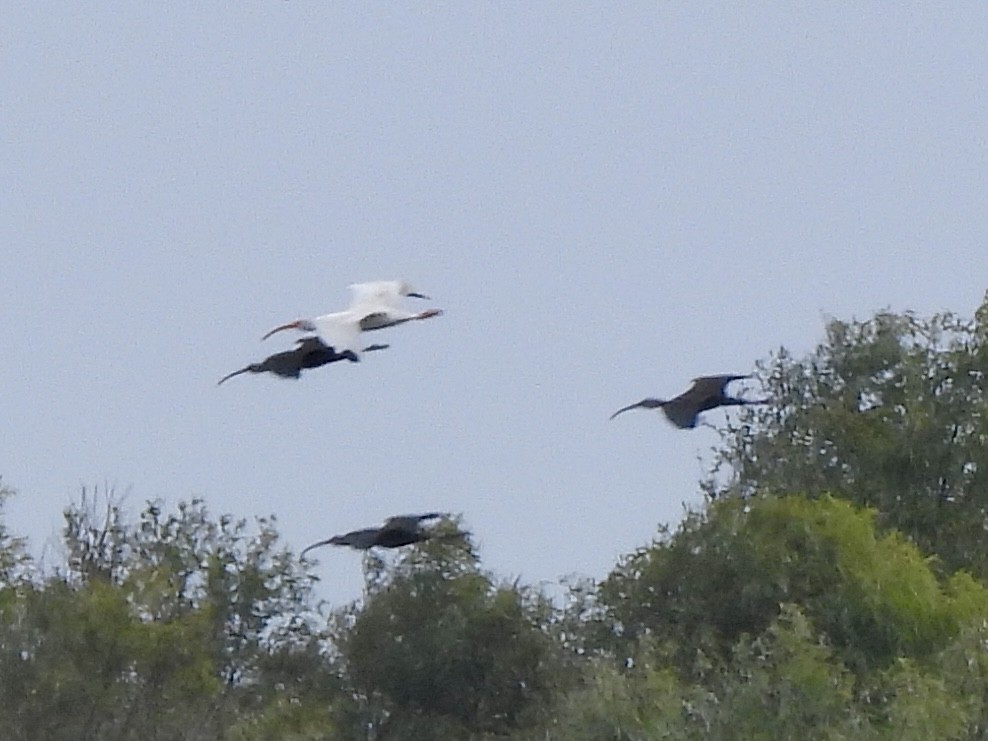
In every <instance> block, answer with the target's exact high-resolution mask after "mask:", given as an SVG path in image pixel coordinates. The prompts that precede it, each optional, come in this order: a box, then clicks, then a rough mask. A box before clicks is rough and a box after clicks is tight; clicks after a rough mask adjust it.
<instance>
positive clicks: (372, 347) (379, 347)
mask: <svg viewBox="0 0 988 741" xmlns="http://www.w3.org/2000/svg"><path fill="white" fill-rule="evenodd" d="M389 347H391V345H368V346H367V347H365V348H364V352H374V351H375V350H387V349H388V348H389Z"/></svg>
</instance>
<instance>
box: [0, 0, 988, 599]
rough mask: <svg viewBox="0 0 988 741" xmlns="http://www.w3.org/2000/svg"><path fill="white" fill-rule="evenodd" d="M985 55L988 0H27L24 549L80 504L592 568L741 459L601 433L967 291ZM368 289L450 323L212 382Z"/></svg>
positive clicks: (5, 87)
mask: <svg viewBox="0 0 988 741" xmlns="http://www.w3.org/2000/svg"><path fill="white" fill-rule="evenodd" d="M985 38H988V7H985V6H984V5H983V4H980V3H956V4H952V5H950V6H949V8H945V7H944V6H939V5H936V4H930V3H920V2H901V3H867V4H865V3H819V2H802V3H800V2H796V3H786V4H779V3H775V2H752V3H743V4H741V3H739V4H725V3H714V2H647V3H644V2H638V3H635V2H627V3H589V2H588V3H557V2H553V3H518V2H503V3H427V2H423V3H414V4H412V3H407V4H405V3H354V2H339V3H318V2H306V1H302V0H289V1H288V2H283V1H277V0H266V1H264V2H241V3H236V4H233V5H231V4H229V3H213V4H210V3H206V4H203V3H191V2H174V3H171V2H170V3H131V2H122V1H121V2H106V3H99V4H79V3H44V2H18V3H10V4H8V5H5V8H4V22H3V24H0V199H2V201H0V289H2V290H0V318H2V320H3V321H2V322H0V421H2V433H0V475H2V481H3V483H4V484H6V485H8V486H10V487H13V488H14V489H16V490H17V496H16V497H15V498H14V499H13V500H12V501H10V502H9V503H8V505H7V507H6V514H5V517H6V522H7V526H8V527H9V528H10V529H11V530H12V531H13V532H14V533H17V534H21V535H25V536H28V537H29V538H30V543H31V550H32V552H33V553H34V554H35V555H37V556H41V557H44V558H46V560H48V561H49V562H57V561H58V558H57V554H58V553H59V551H58V548H59V546H58V539H59V533H60V529H61V525H62V519H61V512H62V510H63V509H64V508H65V507H66V506H67V505H68V504H69V503H71V502H73V501H78V497H79V494H80V491H81V489H82V487H87V488H89V489H90V490H91V489H92V488H93V487H99V488H101V489H102V488H104V487H108V488H110V489H112V490H114V491H115V492H116V493H117V494H118V495H119V496H123V497H124V503H125V506H126V507H127V508H128V509H129V510H130V511H131V512H133V513H134V514H135V515H136V513H137V512H138V511H139V510H140V509H141V507H142V506H143V504H144V502H146V501H147V500H150V499H158V498H161V499H163V500H165V502H166V503H168V504H170V505H174V504H176V503H177V502H178V501H180V500H188V499H191V498H193V497H202V498H204V499H205V501H206V504H207V506H208V508H209V510H210V511H211V512H212V513H213V514H214V515H217V516H218V515H219V514H222V513H232V514H234V515H236V516H238V517H246V518H249V519H250V518H253V517H255V516H265V515H270V514H274V515H275V516H276V517H277V526H278V528H279V530H280V532H281V533H282V535H283V536H284V539H285V542H286V544H287V545H288V546H290V547H292V548H293V549H295V550H296V551H297V550H301V549H302V548H303V547H304V546H305V545H307V544H309V543H311V542H312V541H315V540H319V539H323V538H326V537H328V536H329V535H332V534H334V533H338V532H343V531H346V530H351V529H356V528H360V527H367V526H372V525H374V524H376V523H378V522H380V521H382V520H383V519H384V518H385V517H387V516H389V515H392V514H400V513H408V512H419V511H431V510H444V511H451V512H454V513H461V514H462V516H463V522H464V525H465V526H466V527H468V528H469V529H470V530H471V531H472V532H473V533H474V535H475V539H476V541H477V543H478V545H479V548H480V555H481V558H482V563H483V565H484V566H485V567H486V568H488V569H490V570H492V571H494V572H495V573H496V574H498V575H499V576H501V577H504V578H506V579H514V578H520V579H521V580H522V581H523V582H525V583H530V584H540V583H541V584H553V583H556V582H558V581H559V580H560V579H561V578H564V577H569V576H572V575H582V576H588V577H592V578H602V577H603V576H605V575H606V574H607V572H608V571H609V570H610V569H611V568H612V567H613V566H614V564H615V563H616V561H617V560H618V559H619V558H620V557H621V555H622V554H627V553H629V552H631V551H633V550H634V549H635V548H637V547H639V546H642V545H644V544H646V543H648V542H649V540H650V539H651V538H652V537H653V536H655V534H656V532H657V530H656V528H657V527H658V526H659V525H660V524H667V525H671V526H675V525H676V523H677V522H678V521H679V520H680V519H681V517H682V514H683V512H684V507H697V506H699V505H700V504H701V503H702V497H701V495H700V493H699V488H698V485H697V482H698V480H699V479H700V478H701V477H702V476H703V474H704V471H705V469H706V466H707V465H708V464H709V462H710V459H711V447H712V446H715V445H716V444H717V441H718V438H717V435H716V432H715V431H713V430H710V429H706V428H700V429H697V430H693V431H680V430H676V429H675V428H673V427H672V426H671V425H669V424H668V423H666V422H665V420H664V419H663V418H662V417H661V415H660V414H657V413H655V412H647V411H641V412H636V413H632V414H627V415H622V416H621V417H620V418H618V419H616V420H614V421H613V422H609V421H608V416H609V415H610V414H611V413H612V412H613V411H614V410H615V409H617V408H619V407H621V406H624V405H625V404H628V403H630V402H633V401H637V400H638V399H640V398H642V397H644V396H665V397H669V396H672V395H675V394H677V393H679V392H680V391H682V390H684V389H685V388H686V386H687V385H688V383H689V380H690V379H691V378H693V377H695V376H697V375H701V374H705V373H725V372H727V373H732V372H740V373H744V372H749V371H751V370H752V369H753V368H754V366H755V363H756V362H757V361H758V360H759V359H766V358H767V357H769V355H770V353H771V352H773V351H774V350H777V349H778V348H779V347H780V346H785V347H787V348H789V349H790V350H792V351H794V352H796V353H800V354H801V353H805V352H808V351H810V350H812V348H813V347H814V346H815V345H816V344H817V343H819V342H820V341H821V340H822V337H823V328H824V323H825V321H826V319H827V318H828V317H839V318H843V319H850V318H852V317H857V318H867V317H868V316H870V315H871V314H873V313H874V312H875V311H877V310H881V309H884V308H891V309H892V310H894V311H901V310H905V309H911V310H915V311H917V312H919V313H920V314H931V313H934V312H937V311H943V310H950V311H954V312H958V313H960V314H962V315H966V316H970V315H971V314H972V313H973V311H974V309H975V308H976V307H977V306H978V305H979V303H980V302H981V300H982V298H983V296H984V293H985V290H986V288H988V208H986V204H988V179H986V176H988V147H986V142H988V94H986V91H988V51H986V49H985V44H984V40H985ZM382 279H405V280H408V281H410V282H411V283H412V285H414V286H415V288H417V289H418V290H420V291H422V292H424V293H427V294H429V295H430V296H431V297H432V299H433V300H432V301H431V302H428V303H425V304H422V303H416V304H415V306H416V307H420V308H425V307H427V306H435V307H439V308H442V309H443V310H444V312H445V313H444V315H443V316H442V317H440V318H436V319H432V320H430V321H427V322H417V323H413V324H410V325H405V326H402V327H396V328H393V329H390V330H383V331H381V332H379V333H375V334H374V335H372V336H371V337H373V339H374V341H383V342H388V343H390V345H391V347H390V349H388V350H387V351H385V352H380V353H373V354H371V355H368V356H367V357H365V358H364V360H363V362H361V363H360V364H349V363H337V364H333V365H331V366H327V367H325V368H322V369H320V370H317V371H313V372H311V373H308V374H306V375H305V376H303V378H302V379H301V380H300V381H297V382H296V381H291V380H283V379H278V378H272V377H268V376H248V375H245V376H240V377H237V378H235V379H233V380H231V381H230V382H228V383H226V384H224V385H223V386H221V387H217V386H216V381H217V380H218V379H219V378H220V377H221V376H223V375H224V374H226V373H228V372H229V371H232V370H235V369H237V368H240V367H242V366H243V365H245V364H247V363H248V362H252V361H257V360H260V359H262V358H263V357H264V356H266V355H267V354H270V353H271V352H275V351H278V350H281V349H285V348H286V347H288V346H289V345H290V344H291V341H292V338H291V337H290V336H288V335H287V334H281V335H277V336H276V337H274V338H271V339H269V340H267V341H265V342H263V343H262V342H261V341H260V337H261V335H262V334H263V333H264V332H265V331H266V330H268V329H270V328H271V327H273V326H275V325H276V324H280V323H282V322H285V321H289V320H292V319H295V318H297V317H309V316H314V315H317V314H322V313H326V312H329V311H335V310H339V309H342V308H344V306H345V305H346V303H347V301H348V293H347V286H348V285H349V284H350V283H353V282H357V281H366V280H382ZM757 391H758V389H757V387H753V388H751V389H750V392H751V393H755V394H756V393H757ZM727 413H729V412H724V411H723V410H720V411H714V412H711V413H708V414H707V415H706V420H707V421H709V422H712V423H714V424H715V425H716V424H723V422H724V419H725V415H726V414H727ZM318 557H319V564H318V565H317V566H316V567H315V568H314V570H315V573H317V574H318V575H319V576H320V580H321V582H320V594H321V595H322V596H324V597H325V598H326V599H327V600H329V602H330V603H331V604H332V605H342V604H344V603H345V602H347V601H349V600H352V599H355V598H357V597H359V595H360V593H361V583H362V582H361V560H360V555H359V554H357V553H354V552H350V551H347V550H336V549H325V550H323V551H320V552H319V553H318Z"/></svg>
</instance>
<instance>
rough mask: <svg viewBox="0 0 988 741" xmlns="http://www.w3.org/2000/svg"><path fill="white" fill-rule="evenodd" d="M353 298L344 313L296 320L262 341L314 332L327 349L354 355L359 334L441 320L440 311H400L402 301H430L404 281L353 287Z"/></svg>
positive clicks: (357, 348) (275, 330) (361, 284)
mask: <svg viewBox="0 0 988 741" xmlns="http://www.w3.org/2000/svg"><path fill="white" fill-rule="evenodd" d="M350 291H351V293H352V294H353V298H352V300H351V301H350V305H349V306H348V307H347V308H346V309H344V310H343V311H337V312H334V313H332V314H323V315H322V316H317V317H315V318H313V319H296V320H295V321H293V322H288V324H282V325H281V326H278V327H275V328H274V329H272V330H271V331H270V332H268V333H267V334H266V335H264V337H263V338H262V339H265V340H266V339H267V338H268V337H270V336H271V335H273V334H275V333H276V332H281V331H282V330H285V329H297V330H299V331H302V332H315V333H316V334H317V335H318V336H319V339H320V340H321V341H322V342H323V344H325V345H329V346H330V347H332V348H334V349H335V350H336V351H337V352H340V353H345V352H352V353H354V354H359V353H360V352H361V349H362V343H361V342H360V333H361V332H369V331H371V330H374V329H384V328H385V327H393V326H395V325H397V324H404V323H405V322H410V321H415V320H419V319H429V318H431V317H434V316H440V315H441V314H442V313H443V312H442V310H441V309H428V310H426V311H421V312H411V311H407V310H405V309H403V308H402V307H401V299H402V298H403V297H406V296H407V297H410V298H421V299H428V298H429V297H428V296H426V295H424V294H421V293H418V292H417V291H415V290H414V289H413V288H412V287H411V286H410V285H409V284H408V283H406V282H405V281H401V280H379V281H372V282H369V283H354V284H353V285H351V286H350Z"/></svg>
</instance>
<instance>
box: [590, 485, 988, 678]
mask: <svg viewBox="0 0 988 741" xmlns="http://www.w3.org/2000/svg"><path fill="white" fill-rule="evenodd" d="M599 599H600V603H601V606H602V608H603V612H602V613H601V615H600V617H599V618H598V620H597V628H596V629H597V645H598V646H600V647H603V648H606V649H609V650H613V651H615V652H616V653H617V655H618V656H619V657H625V656H629V657H633V656H634V652H635V648H636V646H637V645H638V644H637V642H638V641H639V640H640V639H641V638H648V640H649V641H650V642H651V643H652V644H653V645H655V646H658V647H659V648H660V649H661V650H664V651H666V652H667V654H668V656H669V659H670V660H671V661H672V662H673V665H674V666H676V667H678V670H679V672H680V674H681V676H683V677H684V678H687V679H702V678H703V677H704V674H705V671H707V670H708V669H710V668H711V667H715V666H716V665H718V663H720V662H723V661H725V660H727V658H728V657H729V656H730V652H731V650H732V649H733V647H734V646H735V645H736V643H737V641H738V640H740V639H741V638H742V637H743V636H758V635H761V634H762V633H763V632H764V631H765V630H766V629H767V628H768V626H769V625H770V624H771V623H772V622H773V621H774V620H776V619H777V618H778V615H779V610H780V605H782V604H786V603H790V604H794V605H796V606H798V608H799V609H800V610H801V611H803V612H804V613H805V614H806V616H807V617H808V618H809V619H810V620H811V621H812V622H813V624H814V625H815V626H816V628H817V629H818V630H819V631H820V633H821V634H822V635H823V636H824V637H825V639H826V641H827V642H828V644H830V645H832V646H833V647H834V650H835V652H836V654H837V656H839V657H840V659H841V660H842V662H844V663H845V664H847V666H849V667H850V668H852V669H853V670H854V671H855V672H856V673H858V674H863V673H865V672H868V671H870V670H873V669H880V668H884V667H887V666H889V665H890V664H891V662H893V661H894V660H895V659H896V658H898V657H926V656H930V655H932V654H933V653H935V652H936V651H939V650H941V649H942V648H943V647H944V645H945V644H946V642H947V641H949V640H950V639H951V638H952V637H954V636H956V635H958V634H959V632H960V631H961V629H962V627H963V626H964V625H966V624H967V623H968V622H969V621H971V620H974V619H976V618H977V616H984V615H988V590H986V589H985V588H984V587H983V586H982V585H980V584H979V583H976V582H975V581H974V580H972V579H971V578H970V577H968V576H967V575H966V574H964V573H958V574H955V575H954V576H952V577H950V578H949V579H945V580H943V581H941V580H939V579H938V578H937V575H936V574H935V573H934V571H933V570H932V569H931V565H930V563H929V562H928V560H927V559H925V558H924V557H923V556H922V554H921V553H920V552H919V551H918V550H917V549H916V547H915V546H913V545H912V544H910V543H908V542H906V541H905V540H904V539H903V538H902V537H901V536H900V535H899V534H897V533H888V534H885V535H880V534H879V533H877V532H876V530H875V525H874V513H873V512H871V511H868V510H859V509H857V508H855V507H854V506H853V505H851V504H849V503H847V502H844V501H840V500H836V499H831V498H823V499H818V500H815V501H814V500H808V499H805V498H803V497H798V496H787V497H778V498H775V497H764V498H763V497H758V498H751V499H748V500H740V499H727V500H721V501H718V502H715V503H713V504H712V505H711V506H710V507H708V509H707V510H706V512H705V513H703V514H693V515H691V516H690V517H688V518H687V519H686V520H685V521H684V522H683V524H682V525H681V526H680V528H679V530H678V531H677V532H676V533H675V534H674V535H668V534H667V535H666V536H665V537H664V538H662V539H660V540H659V541H658V542H657V543H655V544H653V545H652V546H651V547H648V548H643V549H641V550H639V551H638V552H636V553H634V554H632V555H631V556H630V557H628V558H626V559H625V560H624V561H623V562H622V563H621V564H620V565H619V566H618V567H617V568H616V569H614V571H613V572H612V573H611V574H610V575H609V576H608V578H607V579H606V580H605V581H604V582H603V583H602V584H601V587H600V594H599Z"/></svg>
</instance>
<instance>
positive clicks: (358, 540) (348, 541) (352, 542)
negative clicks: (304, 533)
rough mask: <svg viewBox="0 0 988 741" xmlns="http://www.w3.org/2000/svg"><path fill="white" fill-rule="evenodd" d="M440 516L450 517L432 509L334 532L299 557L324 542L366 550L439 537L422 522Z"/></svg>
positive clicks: (447, 534) (448, 535) (457, 534)
mask: <svg viewBox="0 0 988 741" xmlns="http://www.w3.org/2000/svg"><path fill="white" fill-rule="evenodd" d="M440 517H448V515H446V514H444V513H442V512H428V513H426V514H424V515H399V516H397V517H390V518H388V519H387V520H385V521H384V524H383V525H382V526H381V527H371V528H365V529H363V530H353V531H352V532H349V533H345V534H343V535H334V536H333V537H332V538H328V539H326V540H320V541H319V542H318V543H313V544H312V545H310V546H308V547H307V548H305V550H303V551H302V553H301V554H299V558H304V557H305V554H306V553H308V552H309V551H311V550H312V549H313V548H319V547H320V546H324V545H344V546H349V547H350V548H355V549H357V550H359V551H366V550H368V549H370V548H374V547H375V546H376V547H379V548H400V547H401V546H403V545H411V544H412V543H421V542H422V541H423V540H428V539H429V538H433V537H437V533H436V532H435V531H434V530H425V529H423V528H422V523H423V522H424V521H426V520H435V519H438V518H440ZM466 534H467V533H463V532H459V531H456V532H453V533H445V532H444V533H441V534H439V535H438V537H443V538H448V537H462V536H464V535H466Z"/></svg>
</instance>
